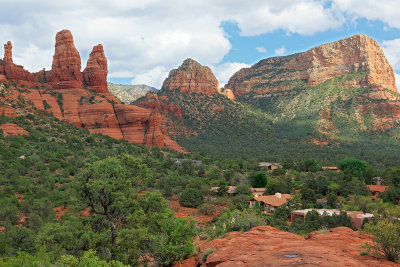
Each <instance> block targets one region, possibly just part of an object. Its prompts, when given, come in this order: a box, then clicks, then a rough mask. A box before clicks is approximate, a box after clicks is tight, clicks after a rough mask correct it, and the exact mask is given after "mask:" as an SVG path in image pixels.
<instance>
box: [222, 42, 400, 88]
mask: <svg viewBox="0 0 400 267" xmlns="http://www.w3.org/2000/svg"><path fill="white" fill-rule="evenodd" d="M358 72H366V73H367V74H366V77H365V79H360V80H359V81H358V83H359V84H358V85H359V86H371V87H372V88H375V89H378V90H383V89H384V88H387V89H389V90H391V91H394V92H397V88H396V85H395V79H394V73H393V69H392V67H391V66H390V64H389V63H388V61H387V60H386V58H385V55H384V53H383V51H382V49H381V48H380V47H379V45H378V43H377V42H376V41H375V40H373V39H371V38H369V37H368V36H366V35H362V34H358V35H353V36H350V37H349V38H346V39H342V40H339V41H336V42H332V43H328V44H323V45H320V46H318V47H315V48H312V49H310V50H308V51H307V52H304V53H298V54H294V55H290V56H284V57H274V58H268V59H264V60H261V61H260V62H259V63H257V64H255V65H253V66H252V67H250V68H244V69H241V70H239V71H238V72H236V73H235V74H234V75H233V76H232V77H231V79H230V80H229V82H228V84H227V85H226V86H225V88H229V89H231V90H232V91H233V92H234V94H235V95H236V96H239V95H243V94H246V93H249V92H254V93H256V94H265V93H267V92H277V91H281V90H290V89H293V84H291V83H290V82H291V81H294V80H296V79H301V80H305V81H306V82H307V83H308V85H309V86H316V85H318V84H321V83H323V82H325V81H326V80H328V79H331V78H334V77H338V76H341V75H344V74H351V73H358Z"/></svg>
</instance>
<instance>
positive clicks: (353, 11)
mask: <svg viewBox="0 0 400 267" xmlns="http://www.w3.org/2000/svg"><path fill="white" fill-rule="evenodd" d="M332 2H333V7H334V8H336V9H337V10H338V11H339V12H345V13H347V14H349V15H351V16H354V17H356V18H358V17H362V18H367V19H368V20H380V21H383V22H385V23H387V24H388V25H389V26H390V27H394V28H400V16H399V10H400V1H398V0H385V1H381V0H368V1H366V0H351V1H349V0H332Z"/></svg>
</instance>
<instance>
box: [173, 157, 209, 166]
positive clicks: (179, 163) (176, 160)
mask: <svg viewBox="0 0 400 267" xmlns="http://www.w3.org/2000/svg"><path fill="white" fill-rule="evenodd" d="M172 160H173V161H174V164H175V166H182V164H183V162H185V161H191V162H192V163H193V165H195V166H201V165H202V164H203V162H202V161H201V160H193V159H179V158H173V159H172Z"/></svg>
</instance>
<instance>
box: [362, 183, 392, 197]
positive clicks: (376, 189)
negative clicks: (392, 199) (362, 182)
mask: <svg viewBox="0 0 400 267" xmlns="http://www.w3.org/2000/svg"><path fill="white" fill-rule="evenodd" d="M367 188H368V189H369V191H370V192H371V196H372V199H375V198H377V197H378V194H379V193H382V192H385V191H386V190H387V189H388V188H389V186H386V185H373V184H369V185H367Z"/></svg>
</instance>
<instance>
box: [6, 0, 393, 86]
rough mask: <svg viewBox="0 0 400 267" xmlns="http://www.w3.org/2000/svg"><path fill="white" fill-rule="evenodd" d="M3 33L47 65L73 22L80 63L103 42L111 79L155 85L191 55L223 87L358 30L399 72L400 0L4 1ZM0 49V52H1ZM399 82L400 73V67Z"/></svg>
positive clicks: (30, 62)
mask: <svg viewBox="0 0 400 267" xmlns="http://www.w3.org/2000/svg"><path fill="white" fill-rule="evenodd" d="M0 3H1V6H2V16H1V17H0V42H3V43H5V42H6V41H8V40H10V41H12V42H13V55H14V62H16V63H17V64H20V65H23V66H25V68H27V69H28V70H30V71H38V70H41V69H42V68H46V69H50V68H51V61H52V56H53V54H54V42H55V41H54V37H55V34H56V33H57V32H58V31H60V30H62V29H69V30H71V32H72V34H73V36H74V43H75V46H76V47H77V49H78V51H79V52H80V55H81V59H82V69H83V68H84V67H85V66H86V61H87V58H88V55H89V53H90V51H91V49H92V47H93V46H94V45H97V44H98V43H102V44H103V46H104V49H105V53H106V57H107V60H108V70H109V75H108V79H109V80H110V81H112V82H116V83H124V84H131V83H133V84H139V83H143V84H148V85H151V86H154V87H157V88H160V87H161V85H162V82H163V80H164V79H165V78H166V77H167V75H168V72H169V71H170V70H171V69H173V68H177V67H178V66H179V65H180V64H181V63H182V61H183V60H184V59H186V58H188V57H190V58H193V59H195V60H197V61H199V62H200V63H201V64H203V65H207V66H210V67H211V69H212V70H213V72H214V74H215V75H216V77H217V78H218V80H219V81H220V85H221V86H222V85H223V84H224V83H226V82H227V81H228V79H229V77H230V76H231V75H232V74H233V73H234V72H236V71H237V70H239V69H240V68H242V67H246V66H249V65H252V64H254V63H256V62H258V61H259V60H261V59H264V58H268V57H272V56H279V55H288V54H292V53H297V52H303V51H306V50H307V49H310V48H312V47H315V46H317V45H320V44H323V43H327V42H332V41H336V40H339V39H342V38H345V37H348V36H350V35H353V34H358V33H363V34H366V35H368V36H370V37H372V38H374V39H375V40H377V41H378V43H379V44H380V45H381V47H382V49H383V50H384V52H385V55H386V57H387V58H388V60H389V62H390V63H391V64H392V66H393V67H394V69H395V72H397V73H400V16H399V15H398V11H399V10H400V1H399V0H380V1H378V0H296V1H293V0H279V1H276V0H246V1H243V0H202V1H199V0H134V1H125V0H112V1H111V0H70V1H68V2H65V1H54V0H38V1H31V0H0ZM0 56H1V54H0ZM396 77H399V78H398V79H397V81H398V82H399V81H400V76H398V75H396Z"/></svg>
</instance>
